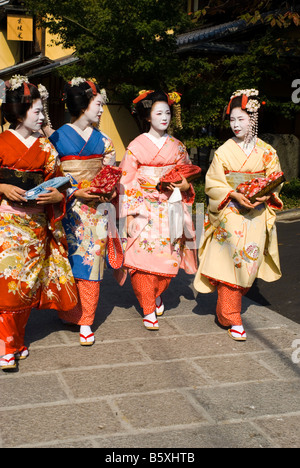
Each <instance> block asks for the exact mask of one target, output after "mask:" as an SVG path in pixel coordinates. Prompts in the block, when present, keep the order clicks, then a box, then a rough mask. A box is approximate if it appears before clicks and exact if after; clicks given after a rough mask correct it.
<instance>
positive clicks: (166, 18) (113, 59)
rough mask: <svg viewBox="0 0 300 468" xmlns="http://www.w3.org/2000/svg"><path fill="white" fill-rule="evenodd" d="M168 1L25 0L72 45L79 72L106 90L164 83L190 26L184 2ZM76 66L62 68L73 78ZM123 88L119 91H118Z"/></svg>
mask: <svg viewBox="0 0 300 468" xmlns="http://www.w3.org/2000/svg"><path fill="white" fill-rule="evenodd" d="M175 3H176V4H175V5H172V8H170V2H169V1H168V0H159V1H158V0H126V2H125V1H124V0H81V1H80V2H78V1H77V0H63V1H60V2H57V1H56V0H46V1H45V0H26V1H25V5H26V7H27V8H28V9H29V10H31V11H33V12H34V13H35V14H36V15H37V16H38V18H39V21H40V24H42V25H43V26H47V27H48V28H49V29H50V32H51V33H53V34H58V35H59V41H60V42H61V43H62V44H63V45H64V46H65V47H74V48H75V49H76V55H77V56H78V57H79V58H80V59H82V61H81V63H80V65H79V66H78V67H77V74H78V73H79V72H80V75H81V76H92V77H95V78H96V79H97V80H99V81H100V82H101V84H103V86H105V87H111V88H112V89H114V88H115V87H116V86H122V85H123V84H124V83H125V84H127V85H132V86H134V85H137V86H140V85H141V84H142V83H145V84H146V85H147V84H148V86H149V84H151V85H152V86H155V87H164V86H165V85H166V82H165V80H166V76H168V75H169V74H172V73H174V70H175V69H176V66H177V63H178V57H177V56H176V54H174V51H175V49H176V35H177V33H179V32H180V31H181V30H182V29H181V28H183V27H184V25H187V23H188V22H189V19H188V17H187V15H186V14H185V11H184V7H183V6H184V5H185V1H184V0H182V1H181V0H180V1H177V2H175ZM70 72H72V73H74V68H72V69H66V70H64V75H65V78H67V79H69V78H70V77H71V75H70ZM120 89H121V88H120Z"/></svg>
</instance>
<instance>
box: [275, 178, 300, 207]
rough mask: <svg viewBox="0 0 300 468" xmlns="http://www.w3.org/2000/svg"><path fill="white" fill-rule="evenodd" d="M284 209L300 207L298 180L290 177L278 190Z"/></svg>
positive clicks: (299, 182)
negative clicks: (279, 190)
mask: <svg viewBox="0 0 300 468" xmlns="http://www.w3.org/2000/svg"><path fill="white" fill-rule="evenodd" d="M280 198H281V199H282V201H283V204H284V209H286V210H288V209H292V208H300V180H299V179H292V180H291V181H289V182H286V183H285V184H284V186H283V188H282V190H281V192H280Z"/></svg>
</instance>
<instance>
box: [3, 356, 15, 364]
mask: <svg viewBox="0 0 300 468" xmlns="http://www.w3.org/2000/svg"><path fill="white" fill-rule="evenodd" d="M14 360H15V358H14V357H11V358H10V359H4V358H1V359H0V361H4V362H7V364H9V363H10V361H14Z"/></svg>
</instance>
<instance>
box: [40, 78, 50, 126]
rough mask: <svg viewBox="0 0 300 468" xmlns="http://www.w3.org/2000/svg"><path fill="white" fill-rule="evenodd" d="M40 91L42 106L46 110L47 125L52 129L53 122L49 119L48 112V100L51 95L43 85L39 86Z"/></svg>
mask: <svg viewBox="0 0 300 468" xmlns="http://www.w3.org/2000/svg"><path fill="white" fill-rule="evenodd" d="M38 91H39V93H40V96H41V99H42V104H43V108H44V114H45V123H46V125H48V126H49V127H50V128H52V124H51V120H50V117H49V110H48V98H49V93H48V90H47V88H46V86H44V85H42V84H41V83H40V84H39V85H38Z"/></svg>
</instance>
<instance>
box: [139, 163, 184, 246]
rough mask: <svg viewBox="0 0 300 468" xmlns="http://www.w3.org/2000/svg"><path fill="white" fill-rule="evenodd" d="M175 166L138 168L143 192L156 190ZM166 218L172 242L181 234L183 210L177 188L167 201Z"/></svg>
mask: <svg viewBox="0 0 300 468" xmlns="http://www.w3.org/2000/svg"><path fill="white" fill-rule="evenodd" d="M175 166H176V164H169V165H167V166H159V167H157V166H140V167H139V171H138V181H139V183H140V187H141V188H142V189H144V190H157V189H156V186H157V184H158V182H159V181H160V179H161V178H162V177H163V176H164V175H165V174H167V173H168V172H169V171H170V170H171V169H173V168H174V167H175ZM168 218H169V229H170V239H171V242H174V241H175V240H176V239H179V238H180V237H181V236H182V234H183V226H184V210H183V205H182V195H181V192H180V190H179V189H178V188H175V190H174V191H173V193H172V195H171V196H170V198H169V199H168Z"/></svg>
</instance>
